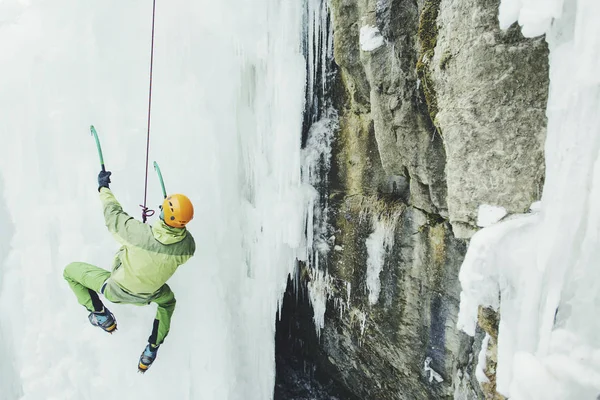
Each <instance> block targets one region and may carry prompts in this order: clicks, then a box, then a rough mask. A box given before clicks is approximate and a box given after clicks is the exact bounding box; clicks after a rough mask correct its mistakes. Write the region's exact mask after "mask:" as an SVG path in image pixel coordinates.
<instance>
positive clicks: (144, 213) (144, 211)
mask: <svg viewBox="0 0 600 400" xmlns="http://www.w3.org/2000/svg"><path fill="white" fill-rule="evenodd" d="M155 16H156V0H153V1H152V41H151V45H150V89H149V91H148V137H147V140H146V178H145V179H144V204H143V205H142V204H140V207H142V221H143V222H144V223H145V222H146V220H147V219H148V217H151V216H153V215H154V210H150V209H148V207H147V206H146V204H147V199H148V160H149V158H148V157H149V155H150V115H151V111H152V68H153V66H154V20H155ZM155 168H156V165H155ZM159 171H160V169H159ZM161 181H162V178H161Z"/></svg>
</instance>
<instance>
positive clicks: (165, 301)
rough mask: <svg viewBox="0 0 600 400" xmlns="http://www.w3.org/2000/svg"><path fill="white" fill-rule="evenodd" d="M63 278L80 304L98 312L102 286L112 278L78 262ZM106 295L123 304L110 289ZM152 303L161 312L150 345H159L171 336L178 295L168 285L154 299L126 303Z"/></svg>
mask: <svg viewBox="0 0 600 400" xmlns="http://www.w3.org/2000/svg"><path fill="white" fill-rule="evenodd" d="M63 276H64V278H65V279H66V281H67V282H68V283H69V286H71V289H73V292H75V296H77V300H78V301H79V304H81V305H82V306H84V307H85V308H87V310H88V311H90V312H92V311H95V309H97V308H98V302H100V300H99V298H98V295H97V293H100V290H101V288H102V285H103V284H104V282H105V281H106V280H107V279H108V278H110V272H109V271H107V270H105V269H102V268H98V267H96V266H94V265H91V264H86V263H82V262H74V263H71V264H69V265H67V266H66V268H65V271H64V273H63ZM103 294H104V297H105V298H106V299H107V300H108V301H111V302H113V303H123V302H122V301H118V300H117V299H118V297H117V296H115V295H111V292H110V290H108V288H107V289H105V290H104V293H103ZM151 302H152V303H156V304H157V305H158V309H157V310H156V318H155V320H154V324H153V327H152V334H151V335H150V337H149V338H148V342H150V343H151V344H154V345H157V346H158V345H160V344H162V342H163V341H164V340H165V338H166V337H167V335H168V334H169V328H170V326H171V316H172V315H173V311H174V310H175V303H176V301H175V295H174V294H173V292H172V291H171V289H170V288H169V286H168V285H167V284H164V285H163V286H162V287H161V288H160V289H159V290H158V292H157V293H156V294H155V295H154V296H153V297H152V298H151V299H143V298H140V301H139V302H137V301H136V302H127V303H126V304H135V305H140V306H141V305H147V304H150V303H151ZM100 304H101V302H100Z"/></svg>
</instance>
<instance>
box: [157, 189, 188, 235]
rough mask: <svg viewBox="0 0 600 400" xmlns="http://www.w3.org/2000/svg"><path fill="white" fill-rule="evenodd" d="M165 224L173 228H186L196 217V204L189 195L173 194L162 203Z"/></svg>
mask: <svg viewBox="0 0 600 400" xmlns="http://www.w3.org/2000/svg"><path fill="white" fill-rule="evenodd" d="M162 210H163V215H164V221H165V224H167V225H169V226H171V227H173V228H184V227H185V225H186V224H187V223H188V222H190V221H191V220H192V219H193V218H194V206H193V205H192V202H191V201H190V199H188V198H187V196H184V195H182V194H173V195H171V196H169V197H167V198H166V199H165V201H163V204H162Z"/></svg>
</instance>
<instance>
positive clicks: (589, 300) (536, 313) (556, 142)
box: [459, 0, 600, 400]
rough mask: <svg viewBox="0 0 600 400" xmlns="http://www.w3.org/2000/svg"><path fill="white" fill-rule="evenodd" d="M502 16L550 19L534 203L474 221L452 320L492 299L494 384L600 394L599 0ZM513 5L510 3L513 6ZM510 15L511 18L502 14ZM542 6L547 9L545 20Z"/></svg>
mask: <svg viewBox="0 0 600 400" xmlns="http://www.w3.org/2000/svg"><path fill="white" fill-rule="evenodd" d="M501 7H502V8H501V12H506V13H508V14H504V15H502V14H501V16H500V19H501V22H502V20H503V18H506V20H505V21H504V22H505V23H504V24H503V25H504V26H505V27H506V26H507V23H510V22H511V21H514V18H519V21H520V23H523V22H524V23H525V25H524V29H525V30H529V31H528V32H529V33H535V34H540V33H544V32H543V31H540V27H542V26H544V27H546V28H544V29H546V31H545V32H546V40H547V42H548V45H549V48H550V94H549V101H548V107H547V116H548V132H547V137H546V145H545V155H546V180H545V186H544V191H543V196H542V200H541V203H540V204H539V205H532V211H534V212H533V213H531V214H527V215H522V216H514V217H512V218H511V219H509V220H507V221H504V222H500V223H498V224H494V225H492V226H490V227H488V228H485V229H483V230H481V231H479V232H478V233H477V234H476V235H475V236H474V237H473V238H472V240H471V243H470V245H469V250H468V253H467V255H466V258H465V261H464V264H463V266H462V269H461V272H460V280H461V284H462V286H463V292H462V293H461V309H460V315H459V327H460V328H462V329H463V330H464V331H465V332H467V333H469V334H471V335H472V334H474V331H475V325H476V321H477V307H478V306H479V305H482V306H487V307H491V308H493V309H496V310H499V311H500V314H501V321H500V327H499V338H498V366H497V389H498V391H499V392H500V393H502V394H504V395H505V396H510V398H511V400H513V399H516V400H520V399H523V400H525V399H527V400H532V399H533V400H535V399H547V400H548V399H549V400H552V399H556V400H559V399H560V400H562V399H595V398H596V396H597V395H598V394H600V335H598V332H599V331H600V319H599V318H597V316H598V315H600V268H599V260H600V246H599V245H598V243H599V240H600V211H599V208H598V204H600V113H598V110H600V79H599V76H598V65H599V64H598V61H599V60H598V54H599V51H600V50H599V47H598V40H599V39H598V38H599V37H600V25H599V24H598V23H597V21H598V18H600V3H598V2H596V1H591V0H565V1H564V2H563V1H551V2H545V1H544V2H541V1H533V0H531V1H514V0H503V1H502V6H501ZM509 11H510V12H509ZM509 14H510V15H511V17H510V18H508V15H509ZM549 18H551V19H552V21H551V23H550V22H549Z"/></svg>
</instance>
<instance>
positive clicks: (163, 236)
mask: <svg viewBox="0 0 600 400" xmlns="http://www.w3.org/2000/svg"><path fill="white" fill-rule="evenodd" d="M152 235H153V236H154V238H155V239H156V240H158V241H159V242H161V243H162V244H173V243H179V242H181V241H182V240H183V239H185V237H186V236H187V229H185V228H173V227H170V226H169V225H167V224H165V223H164V221H162V220H160V219H159V220H157V221H156V222H154V224H153V225H152Z"/></svg>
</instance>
